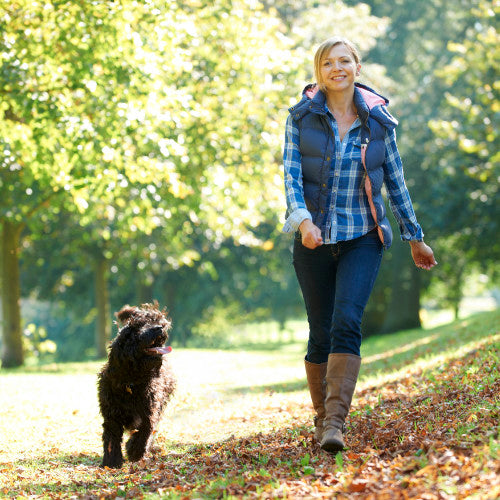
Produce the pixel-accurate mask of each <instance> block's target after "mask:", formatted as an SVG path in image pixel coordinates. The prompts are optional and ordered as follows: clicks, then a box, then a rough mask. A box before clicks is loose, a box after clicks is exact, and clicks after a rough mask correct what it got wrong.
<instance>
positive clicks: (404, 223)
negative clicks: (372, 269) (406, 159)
mask: <svg viewBox="0 0 500 500" xmlns="http://www.w3.org/2000/svg"><path fill="white" fill-rule="evenodd" d="M384 182H385V187H386V189H387V194H388V197H389V206H390V207H391V210H392V213H393V214H394V216H395V217H396V220H397V222H398V224H399V230H400V232H401V239H402V240H403V241H419V240H422V239H423V237H424V233H423V232H422V228H421V227H420V225H419V224H418V222H417V217H416V215H415V212H414V210H413V205H412V202H411V198H410V193H409V192H408V188H407V187H406V183H405V179H404V174H403V163H402V161H401V157H400V156H399V151H398V148H397V145H396V131H395V130H394V129H393V130H388V131H387V133H386V135H385V163H384Z"/></svg>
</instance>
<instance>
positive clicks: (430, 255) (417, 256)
mask: <svg viewBox="0 0 500 500" xmlns="http://www.w3.org/2000/svg"><path fill="white" fill-rule="evenodd" d="M410 246H411V256H412V257H413V262H415V265H416V266H417V267H419V268H420V269H426V270H427V271H429V270H430V269H432V268H433V267H434V266H436V265H437V262H436V259H435V258H434V252H433V251H432V248H431V247H430V246H429V245H426V244H425V243H424V242H423V241H410Z"/></svg>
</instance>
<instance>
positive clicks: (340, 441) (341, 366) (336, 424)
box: [321, 353, 361, 453]
mask: <svg viewBox="0 0 500 500" xmlns="http://www.w3.org/2000/svg"><path fill="white" fill-rule="evenodd" d="M360 366H361V358H360V357H359V356H356V355H355V354H340V353H333V354H330V355H329V356H328V367H327V372H326V399H325V411H326V416H325V420H324V422H323V439H322V440H321V448H322V449H323V450H325V451H329V452H331V453H336V452H337V451H342V450H343V449H344V438H343V436H342V432H343V427H344V422H345V419H346V417H347V414H348V413H349V408H350V407H351V400H352V395H353V394H354V389H355V387H356V381H357V380H358V374H359V368H360Z"/></svg>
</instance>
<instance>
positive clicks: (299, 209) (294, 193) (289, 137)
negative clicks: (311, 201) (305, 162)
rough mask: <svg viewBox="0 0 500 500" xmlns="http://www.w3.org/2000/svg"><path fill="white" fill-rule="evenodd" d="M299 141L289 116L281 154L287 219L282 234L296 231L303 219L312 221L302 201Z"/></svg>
mask: <svg viewBox="0 0 500 500" xmlns="http://www.w3.org/2000/svg"><path fill="white" fill-rule="evenodd" d="M299 140H300V138H299V130H298V128H297V126H296V125H295V122H294V120H293V118H292V116H291V115H289V116H288V118H287V121H286V126H285V147H284V152H283V167H284V179H285V196H286V205H287V219H286V221H285V224H284V226H283V229H282V231H283V232H284V233H291V232H295V231H297V229H298V228H299V225H300V223H301V222H302V221H303V220H305V219H309V220H312V216H311V213H310V212H309V210H307V207H306V202H305V200H304V186H303V183H302V155H301V153H300V149H299Z"/></svg>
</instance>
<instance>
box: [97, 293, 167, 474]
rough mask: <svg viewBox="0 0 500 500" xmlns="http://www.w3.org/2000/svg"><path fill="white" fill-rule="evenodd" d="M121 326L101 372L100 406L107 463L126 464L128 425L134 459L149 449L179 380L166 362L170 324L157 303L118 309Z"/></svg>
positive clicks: (99, 385)
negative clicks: (124, 437) (125, 442)
mask: <svg viewBox="0 0 500 500" xmlns="http://www.w3.org/2000/svg"><path fill="white" fill-rule="evenodd" d="M116 317H117V319H118V324H119V326H121V328H120V330H119V332H118V335H117V336H116V338H115V340H114V341H113V343H112V344H111V347H110V351H109V355H108V362H107V363H106V364H105V365H104V366H103V368H102V370H101V372H100V373H99V380H98V393H99V406H100V409H101V414H102V416H103V419H104V422H103V434H102V441H103V446H104V456H103V460H102V467H105V466H107V467H112V468H118V467H121V466H122V464H123V456H122V447H121V443H122V437H123V431H124V429H127V430H128V431H130V433H131V436H130V438H129V440H128V441H127V444H126V449H127V456H128V458H129V460H130V461H133V462H135V461H137V460H140V459H141V458H142V457H143V456H144V455H145V453H146V452H147V451H148V449H149V447H150V445H151V442H152V438H153V434H154V432H155V429H156V426H157V424H158V422H159V420H160V418H161V413H162V410H163V408H164V406H165V404H166V402H167V401H168V399H169V398H170V396H171V395H172V393H173V391H174V388H175V380H174V378H173V376H172V373H171V371H170V368H169V366H168V362H167V359H166V358H167V356H165V354H167V353H168V352H170V350H171V349H170V348H169V347H165V346H164V344H165V342H166V341H167V339H168V331H169V329H170V326H171V322H170V320H169V318H168V317H167V314H166V312H165V311H164V310H162V311H160V310H159V309H158V304H157V303H156V302H155V303H154V304H143V305H142V306H140V307H130V306H125V307H123V308H122V309H121V310H120V311H119V312H118V313H116Z"/></svg>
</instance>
